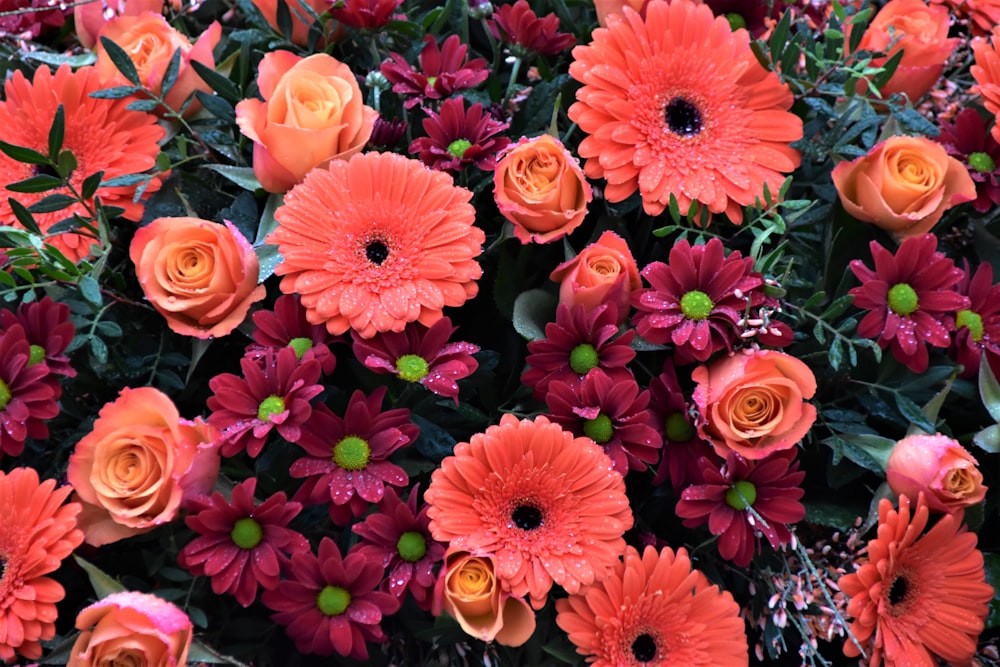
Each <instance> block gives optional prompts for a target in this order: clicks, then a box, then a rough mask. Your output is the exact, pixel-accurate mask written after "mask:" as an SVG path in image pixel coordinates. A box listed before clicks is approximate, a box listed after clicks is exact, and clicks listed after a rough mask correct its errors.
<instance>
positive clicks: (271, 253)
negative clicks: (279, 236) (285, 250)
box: [253, 243, 285, 283]
mask: <svg viewBox="0 0 1000 667" xmlns="http://www.w3.org/2000/svg"><path fill="white" fill-rule="evenodd" d="M253 250H254V252H255V253H256V254H257V263H258V264H259V265H260V271H259V273H258V274H257V282H258V283H262V282H264V281H265V280H267V279H268V278H270V277H271V276H272V275H274V270H275V269H276V268H278V265H279V264H281V263H282V262H283V261H284V260H285V258H284V257H282V256H281V253H279V252H278V246H276V245H269V244H267V243H265V244H264V245H259V246H256V247H254V249H253Z"/></svg>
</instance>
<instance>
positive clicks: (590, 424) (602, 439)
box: [583, 413, 615, 445]
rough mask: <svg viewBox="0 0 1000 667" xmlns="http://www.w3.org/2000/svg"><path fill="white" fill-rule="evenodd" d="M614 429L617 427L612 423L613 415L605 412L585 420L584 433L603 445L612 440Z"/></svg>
mask: <svg viewBox="0 0 1000 667" xmlns="http://www.w3.org/2000/svg"><path fill="white" fill-rule="evenodd" d="M614 431H615V429H614V427H613V426H612V425H611V417H609V416H607V415H606V414H604V413H601V414H599V415H597V416H596V417H594V418H593V419H588V420H586V421H584V422H583V434H584V435H586V436H587V437H588V438H590V439H591V440H593V441H594V442H596V443H599V444H602V445H603V444H604V443H606V442H607V441H608V440H611V436H612V434H614Z"/></svg>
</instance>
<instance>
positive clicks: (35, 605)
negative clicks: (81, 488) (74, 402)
mask: <svg viewBox="0 0 1000 667" xmlns="http://www.w3.org/2000/svg"><path fill="white" fill-rule="evenodd" d="M72 490H73V489H72V488H70V487H69V486H64V487H61V488H59V489H57V488H56V482H55V480H53V479H47V480H45V481H44V482H41V483H39V481H38V473H37V472H35V471H34V470H32V469H31V468H15V469H14V470H11V471H10V472H9V473H4V472H3V471H0V508H3V510H2V511H0V628H2V630H0V660H2V661H4V662H12V661H13V660H14V656H15V652H16V653H19V654H21V655H23V656H24V657H26V658H29V659H31V660H37V659H38V658H40V657H41V655H42V646H41V644H40V643H39V642H41V641H46V640H49V639H52V638H53V637H55V635H56V626H55V620H56V618H57V616H58V615H59V612H58V610H57V609H56V603H57V602H59V601H60V600H62V599H63V597H65V595H66V592H65V591H64V590H63V587H62V586H61V585H60V584H59V583H58V582H57V581H55V580H54V579H51V578H50V577H46V576H43V575H45V574H48V573H49V572H54V571H55V570H57V569H59V565H60V564H61V563H62V561H63V559H64V558H66V557H67V556H69V555H70V553H72V552H73V549H75V548H77V547H78V546H80V543H81V542H82V541H83V533H82V532H81V531H79V530H77V527H76V516H77V514H79V513H80V509H81V508H80V504H79V503H68V504H63V503H64V502H65V500H66V497H67V496H69V494H70V492H71V491H72Z"/></svg>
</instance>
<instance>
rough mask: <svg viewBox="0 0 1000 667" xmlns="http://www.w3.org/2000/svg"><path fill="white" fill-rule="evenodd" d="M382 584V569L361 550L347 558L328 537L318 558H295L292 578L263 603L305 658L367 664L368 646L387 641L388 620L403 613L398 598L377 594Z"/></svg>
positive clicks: (309, 554) (268, 594)
mask: <svg viewBox="0 0 1000 667" xmlns="http://www.w3.org/2000/svg"><path fill="white" fill-rule="evenodd" d="M381 580H382V566H381V565H379V564H378V563H377V562H374V561H370V560H368V559H367V558H365V557H364V556H363V555H361V554H359V553H357V551H355V550H352V551H349V552H348V553H347V556H345V557H343V558H342V557H341V555H340V551H339V550H338V549H337V545H336V544H335V543H334V542H333V540H331V539H330V538H329V537H324V538H323V541H322V542H320V544H319V552H318V554H316V555H313V554H312V552H308V551H306V552H303V553H297V554H295V555H294V556H292V566H291V573H290V578H289V579H286V580H285V581H282V582H281V583H280V584H278V587H277V588H275V589H274V590H270V591H264V593H263V594H261V596H260V599H261V602H263V603H264V605H265V606H266V607H267V608H268V609H271V610H272V611H274V612H276V613H274V614H272V615H271V619H272V620H274V622H275V623H280V624H281V625H284V626H285V632H286V633H287V634H288V636H289V637H291V638H292V640H294V641H295V647H296V648H297V649H298V650H299V652H300V653H312V654H315V655H333V654H334V653H339V654H340V655H343V656H349V657H351V658H354V659H355V660H367V659H368V647H367V645H366V644H365V642H369V641H372V642H382V641H385V640H386V636H385V632H383V630H382V626H381V625H380V624H381V623H382V617H383V616H388V615H390V614H394V613H396V611H397V610H398V609H399V601H398V600H397V599H396V598H395V597H393V596H392V595H390V594H388V593H382V592H380V591H377V590H375V587H376V586H378V584H379V582H380V581H381Z"/></svg>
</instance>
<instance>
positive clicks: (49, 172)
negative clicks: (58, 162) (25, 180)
mask: <svg viewBox="0 0 1000 667" xmlns="http://www.w3.org/2000/svg"><path fill="white" fill-rule="evenodd" d="M31 171H32V172H33V173H34V174H35V176H56V177H58V176H59V174H58V173H57V172H56V170H55V167H53V166H52V165H50V164H36V165H35V166H34V167H32V169H31Z"/></svg>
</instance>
